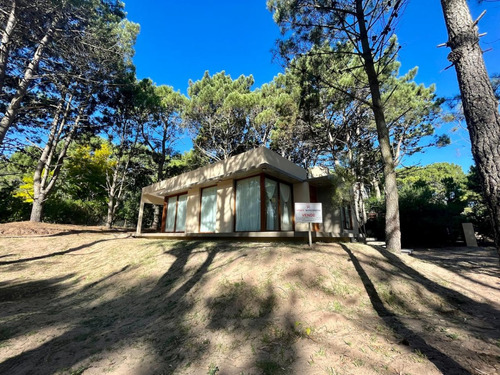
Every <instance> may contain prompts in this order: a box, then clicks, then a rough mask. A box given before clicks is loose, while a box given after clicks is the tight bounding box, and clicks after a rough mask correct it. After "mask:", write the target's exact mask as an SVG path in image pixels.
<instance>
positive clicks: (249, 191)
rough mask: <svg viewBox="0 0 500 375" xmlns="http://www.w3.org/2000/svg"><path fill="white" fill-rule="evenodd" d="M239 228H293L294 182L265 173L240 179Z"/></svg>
mask: <svg viewBox="0 0 500 375" xmlns="http://www.w3.org/2000/svg"><path fill="white" fill-rule="evenodd" d="M261 215H263V216H262V217H261ZM235 229H236V231H261V230H264V231H280V230H281V231H289V230H293V221H292V189H291V186H290V185H288V184H286V183H284V182H279V181H277V180H274V179H273V178H269V177H264V176H256V177H250V178H245V179H243V180H238V181H236V226H235Z"/></svg>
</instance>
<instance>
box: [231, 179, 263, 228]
mask: <svg viewBox="0 0 500 375" xmlns="http://www.w3.org/2000/svg"><path fill="white" fill-rule="evenodd" d="M236 230H237V231H258V230H260V177H258V176H257V177H252V178H247V179H244V180H239V181H238V182H237V183H236Z"/></svg>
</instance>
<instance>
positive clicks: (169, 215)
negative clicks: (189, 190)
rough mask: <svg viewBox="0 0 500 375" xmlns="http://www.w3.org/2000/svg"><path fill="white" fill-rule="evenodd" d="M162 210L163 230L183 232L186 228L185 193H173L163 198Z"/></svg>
mask: <svg viewBox="0 0 500 375" xmlns="http://www.w3.org/2000/svg"><path fill="white" fill-rule="evenodd" d="M164 204H165V205H166V207H165V209H164V210H163V215H166V217H164V221H163V222H164V227H163V231H164V232H184V231H185V230H186V204H187V194H180V195H175V196H173V197H169V198H167V199H165V203H164Z"/></svg>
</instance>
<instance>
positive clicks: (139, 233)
mask: <svg viewBox="0 0 500 375" xmlns="http://www.w3.org/2000/svg"><path fill="white" fill-rule="evenodd" d="M143 214H144V200H143V198H142V194H141V204H140V206H139V217H138V218H137V230H136V232H135V235H136V236H140V235H141V230H142V215H143Z"/></svg>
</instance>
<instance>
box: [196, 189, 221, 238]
mask: <svg viewBox="0 0 500 375" xmlns="http://www.w3.org/2000/svg"><path fill="white" fill-rule="evenodd" d="M210 188H217V184H216V185H210V186H205V187H202V188H200V209H199V211H198V233H216V231H215V230H216V229H217V200H218V199H217V198H218V196H219V189H216V190H215V215H216V216H215V217H216V221H215V229H214V231H213V232H202V231H201V200H202V198H203V190H205V189H210Z"/></svg>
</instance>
